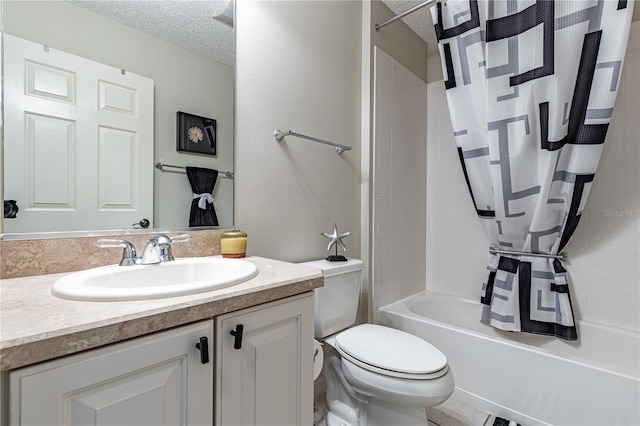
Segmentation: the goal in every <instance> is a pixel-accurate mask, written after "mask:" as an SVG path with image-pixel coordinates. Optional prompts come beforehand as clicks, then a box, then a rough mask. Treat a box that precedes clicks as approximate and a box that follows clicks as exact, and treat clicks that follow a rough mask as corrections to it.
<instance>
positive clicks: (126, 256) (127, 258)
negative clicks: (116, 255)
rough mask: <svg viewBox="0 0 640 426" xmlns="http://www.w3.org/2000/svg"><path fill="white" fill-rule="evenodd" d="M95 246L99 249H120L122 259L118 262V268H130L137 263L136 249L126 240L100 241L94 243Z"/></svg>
mask: <svg viewBox="0 0 640 426" xmlns="http://www.w3.org/2000/svg"><path fill="white" fill-rule="evenodd" d="M96 245H97V246H98V247H100V248H116V247H117V248H120V247H122V249H123V250H122V259H121V260H120V266H131V265H136V264H137V263H138V257H137V255H136V248H135V247H134V245H133V244H132V243H131V242H129V241H127V240H110V239H100V240H98V241H97V242H96Z"/></svg>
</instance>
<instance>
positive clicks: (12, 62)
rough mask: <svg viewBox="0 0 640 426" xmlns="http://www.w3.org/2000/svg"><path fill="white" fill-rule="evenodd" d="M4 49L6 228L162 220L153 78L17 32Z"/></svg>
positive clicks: (105, 226)
mask: <svg viewBox="0 0 640 426" xmlns="http://www.w3.org/2000/svg"><path fill="white" fill-rule="evenodd" d="M80 37H81V36H80ZM4 56H5V58H4V59H5V61H4V90H5V93H4V100H5V108H4V113H5V121H4V178H5V181H4V198H5V199H7V200H10V199H12V200H16V201H17V204H18V207H19V208H20V211H19V212H18V215H17V217H16V218H15V219H11V220H5V221H4V226H5V229H4V230H5V231H6V232H39V231H43V230H47V231H73V230H83V229H113V228H129V227H131V225H132V224H133V223H137V222H138V221H140V220H141V219H142V218H146V219H149V220H150V221H152V223H153V191H152V190H151V188H152V187H153V120H154V118H153V84H154V83H153V80H151V79H149V78H147V77H142V76H139V75H136V74H133V73H131V72H128V71H126V72H125V71H122V70H120V69H117V68H114V67H111V66H108V65H104V64H101V63H98V62H94V61H90V60H88V59H85V58H81V57H79V56H75V55H71V54H69V53H66V52H61V51H59V50H56V49H53V48H50V49H49V48H46V49H45V48H43V46H42V45H41V44H37V43H33V42H31V41H28V40H23V39H20V38H18V37H14V36H11V35H9V34H4ZM43 224H45V225H43Z"/></svg>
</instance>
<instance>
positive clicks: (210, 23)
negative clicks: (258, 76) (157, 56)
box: [67, 0, 234, 66]
mask: <svg viewBox="0 0 640 426" xmlns="http://www.w3.org/2000/svg"><path fill="white" fill-rule="evenodd" d="M67 1H69V2H70V3H73V4H75V5H78V6H82V7H84V8H86V9H89V10H91V11H93V12H95V13H99V14H101V15H104V16H106V17H107V18H110V19H113V20H114V21H117V22H120V23H121V24H124V25H126V26H128V27H132V28H135V29H137V30H139V31H142V32H145V33H147V34H150V35H152V36H154V37H158V38H160V39H162V40H165V41H168V42H170V43H172V44H175V45H178V46H180V47H183V48H185V49H189V50H192V51H194V52H197V53H200V54H203V55H205V56H208V57H210V58H212V59H214V60H216V61H218V62H222V63H223V64H227V65H229V66H233V62H234V54H233V28H231V27H229V26H227V25H225V24H222V23H220V22H218V21H216V20H215V19H213V18H212V17H211V15H212V12H213V10H214V8H215V6H216V3H218V1H217V0H208V1H200V0H98V1H96V0H67Z"/></svg>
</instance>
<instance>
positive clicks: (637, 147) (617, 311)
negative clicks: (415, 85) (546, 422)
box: [427, 22, 640, 331]
mask: <svg viewBox="0 0 640 426" xmlns="http://www.w3.org/2000/svg"><path fill="white" fill-rule="evenodd" d="M639 76H640V23H639V22H634V23H633V24H632V30H631V37H630V40H629V45H628V48H627V55H626V59H625V64H624V71H623V77H622V81H621V85H620V88H619V90H618V98H617V101H616V106H615V109H614V113H613V118H612V120H611V124H610V126H609V131H608V134H607V140H606V143H605V145H604V152H603V155H602V158H601V160H600V165H599V167H598V171H597V173H596V177H595V180H594V183H593V187H592V188H591V192H590V195H589V200H588V202H587V207H586V209H585V213H584V214H583V217H582V219H581V222H580V224H579V226H578V229H577V231H576V233H575V234H574V236H573V238H572V240H571V242H570V243H569V245H568V246H567V248H566V251H567V252H568V253H569V261H568V262H567V263H566V267H567V270H568V271H569V276H570V285H571V294H572V301H573V304H574V309H575V316H576V318H577V319H585V320H589V321H594V322H597V323H600V324H607V325H612V326H617V327H623V328H628V329H632V330H636V331H637V330H639V329H640V266H639V265H640V253H639V247H640V174H639V169H640V120H638V117H640V78H639ZM428 98H429V100H428V107H429V119H428V123H427V127H428V144H427V158H428V163H427V182H428V188H427V194H428V197H427V217H428V223H427V235H428V247H427V271H428V274H427V287H428V289H430V290H437V291H443V292H446V293H450V294H455V295H459V296H463V297H469V298H473V299H478V298H479V295H480V286H481V281H482V274H483V271H484V269H485V267H486V264H485V262H486V260H487V250H488V243H487V239H486V237H485V236H484V233H483V230H482V227H481V225H480V222H479V219H478V218H477V217H476V216H475V211H474V209H473V206H472V203H471V199H470V197H469V194H468V190H467V187H466V183H465V181H464V178H463V176H462V172H461V168H460V164H459V160H458V156H457V152H456V148H455V142H454V140H453V136H452V129H451V124H450V122H449V114H448V110H447V108H446V97H445V93H444V84H443V82H442V81H439V82H435V83H431V84H429V87H428Z"/></svg>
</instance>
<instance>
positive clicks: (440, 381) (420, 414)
mask: <svg viewBox="0 0 640 426" xmlns="http://www.w3.org/2000/svg"><path fill="white" fill-rule="evenodd" d="M304 264H305V265H308V266H314V267H317V268H320V269H322V271H323V274H324V287H321V288H318V289H316V290H314V291H315V330H314V331H315V338H316V339H317V340H319V341H323V343H324V345H323V352H324V364H323V366H322V373H321V374H322V376H323V378H324V380H325V382H326V384H327V405H328V407H329V413H328V414H327V425H328V426H333V425H336V426H337V425H340V426H356V425H360V426H364V425H375V426H389V425H394V426H396V425H397V426H400V425H427V424H428V422H427V415H426V410H425V408H427V407H433V406H435V405H438V404H441V403H443V402H444V401H446V400H447V398H449V396H450V395H451V394H452V393H453V388H454V381H453V373H452V372H451V369H450V368H449V366H448V365H447V358H446V357H445V356H444V354H442V352H440V351H439V350H438V349H437V348H435V347H434V346H432V345H431V344H429V343H428V342H426V341H425V340H423V339H420V338H419V337H416V336H414V335H412V334H409V333H406V332H404V331H400V330H396V329H393V328H389V327H384V326H381V325H375V324H361V325H357V326H353V324H354V323H355V322H356V314H357V309H358V300H359V297H360V282H361V275H362V261H360V260H357V259H348V260H347V261H346V262H328V261H326V260H315V261H311V262H305V263H304Z"/></svg>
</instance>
